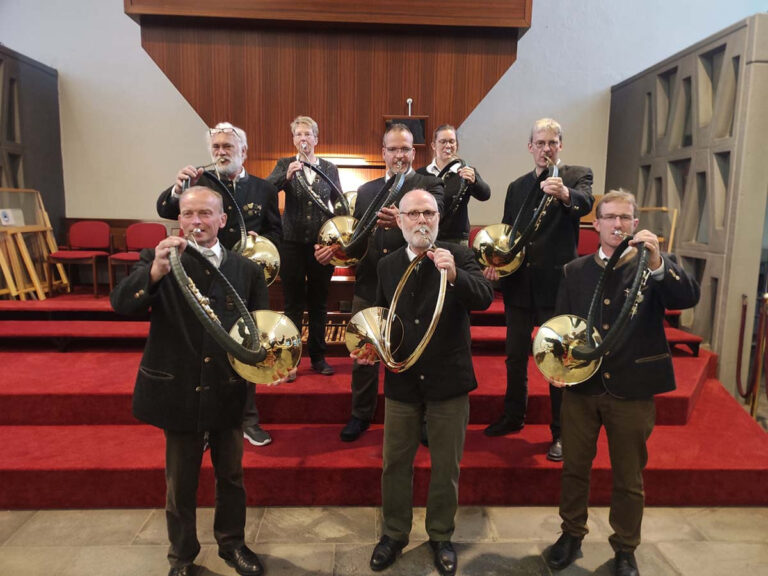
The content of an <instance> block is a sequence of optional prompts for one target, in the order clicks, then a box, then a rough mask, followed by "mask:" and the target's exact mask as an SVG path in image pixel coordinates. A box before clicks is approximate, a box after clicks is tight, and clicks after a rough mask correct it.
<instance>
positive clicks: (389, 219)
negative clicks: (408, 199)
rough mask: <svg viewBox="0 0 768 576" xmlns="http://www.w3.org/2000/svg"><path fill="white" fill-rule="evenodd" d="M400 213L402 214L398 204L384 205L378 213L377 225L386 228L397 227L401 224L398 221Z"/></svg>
mask: <svg viewBox="0 0 768 576" xmlns="http://www.w3.org/2000/svg"><path fill="white" fill-rule="evenodd" d="M398 214H400V210H398V209H397V207H396V206H394V205H393V206H383V207H382V208H381V210H379V213H378V214H377V215H376V216H377V218H378V219H377V220H376V225H377V226H378V227H379V228H384V229H385V230H388V229H389V228H396V227H398V226H399V224H398V222H397V216H398Z"/></svg>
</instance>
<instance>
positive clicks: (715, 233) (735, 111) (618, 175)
mask: <svg viewBox="0 0 768 576" xmlns="http://www.w3.org/2000/svg"><path fill="white" fill-rule="evenodd" d="M767 88H768V15H765V14H758V15H755V16H752V17H750V18H747V19H746V20H743V21H741V22H738V23H737V24H734V25H733V26H730V27H729V28H726V29H725V30H723V31H722V32H720V33H718V34H715V35H713V36H711V37H709V38H707V39H705V40H703V41H701V42H699V43H697V44H695V45H693V46H691V47H690V48H688V49H686V50H683V51H682V52H679V53H678V54H675V55H674V56H672V57H670V58H668V59H667V60H664V61H663V62H661V63H659V64H657V65H656V66H653V67H651V68H649V69H647V70H645V71H644V72H641V73H640V74H638V75H636V76H634V77H632V78H630V79H628V80H626V81H624V82H622V83H621V84H618V85H616V86H614V87H613V88H612V90H611V115H610V126H609V134H608V157H607V168H606V189H611V188H618V187H623V188H626V189H629V190H631V191H633V192H635V193H636V194H637V197H638V202H639V205H640V206H641V207H646V208H647V207H660V206H666V207H668V208H669V209H670V211H673V210H674V209H677V210H678V211H679V218H678V223H677V229H676V233H675V238H674V246H673V252H674V253H676V254H677V256H678V257H679V258H680V259H681V260H682V262H683V264H684V265H685V267H686V269H687V270H689V271H690V272H692V273H693V274H695V276H696V278H697V279H698V280H699V282H700V283H701V288H702V292H701V301H700V302H699V304H698V306H697V307H696V308H695V309H694V310H693V311H692V312H689V313H686V314H684V315H683V326H684V327H686V328H687V329H689V330H691V331H692V332H695V333H696V334H699V335H701V336H702V337H703V338H704V339H705V341H707V342H709V344H710V346H711V348H712V349H713V350H714V351H715V352H717V353H718V354H720V357H721V358H720V374H719V376H720V379H721V380H723V382H725V383H726V385H727V386H731V387H733V386H734V385H735V376H734V374H735V363H736V356H737V354H738V350H737V348H738V330H739V324H740V316H741V302H742V294H745V295H747V296H748V297H749V313H748V318H752V317H753V313H754V306H755V295H756V293H757V288H758V274H759V267H760V252H761V244H762V242H761V241H762V238H763V229H764V226H765V220H766V196H767V195H768V90H767ZM667 214H671V212H668V213H667ZM647 215H648V216H654V215H655V217H656V218H657V219H658V216H657V215H658V213H655V212H650V213H648V214H647ZM645 216H646V213H643V214H641V222H640V226H641V227H644V226H648V225H649V224H650V225H651V226H653V225H654V224H656V225H658V224H659V223H658V222H654V220H653V218H645ZM663 224H666V223H663ZM750 331H751V325H748V327H747V333H748V334H749V333H750Z"/></svg>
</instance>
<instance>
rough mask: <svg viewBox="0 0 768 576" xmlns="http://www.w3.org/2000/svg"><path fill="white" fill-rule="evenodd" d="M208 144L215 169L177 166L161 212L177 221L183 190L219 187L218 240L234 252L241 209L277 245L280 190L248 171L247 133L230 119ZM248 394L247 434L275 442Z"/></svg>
mask: <svg viewBox="0 0 768 576" xmlns="http://www.w3.org/2000/svg"><path fill="white" fill-rule="evenodd" d="M206 142H207V144H208V149H209V151H210V153H211V160H212V161H213V162H212V169H211V171H210V172H206V171H205V170H204V168H205V167H202V166H201V167H195V166H192V165H188V166H185V167H184V168H182V169H181V170H179V172H178V173H177V174H176V182H174V184H173V186H171V187H170V188H168V189H166V190H164V191H163V192H162V193H161V194H160V197H159V198H158V199H157V213H158V215H159V216H161V217H162V218H168V219H169V220H176V219H177V218H178V217H179V197H180V194H181V192H182V191H183V190H184V188H186V187H187V186H195V185H199V186H206V187H208V188H211V189H213V190H216V191H218V192H219V193H220V194H221V195H222V197H223V198H224V212H225V214H226V215H227V224H226V226H224V227H223V228H221V229H220V230H219V234H218V238H219V241H220V242H221V243H222V245H223V246H224V247H225V248H226V249H228V250H232V248H233V247H234V246H235V244H237V242H238V241H239V240H240V228H239V226H238V217H237V210H238V207H239V208H240V212H242V214H243V220H244V221H245V228H246V230H247V231H248V233H249V234H250V233H253V234H260V235H262V236H264V237H265V238H268V239H269V240H270V241H271V242H272V243H273V244H274V245H275V246H277V247H279V246H280V240H281V238H282V234H283V225H282V221H281V220H280V211H279V210H278V202H277V189H276V188H275V187H274V186H273V185H272V184H270V183H269V182H267V181H266V180H263V179H261V178H257V177H256V176H253V175H251V174H248V172H246V171H245V168H244V167H243V163H244V162H245V159H246V158H247V157H248V139H247V136H246V134H245V132H244V131H243V130H242V129H241V128H238V127H237V126H233V125H232V124H230V123H229V122H220V123H219V124H216V126H215V127H213V128H210V129H209V130H208V131H207V132H206ZM213 174H215V177H214V176H213ZM223 188H226V190H224V189H223ZM227 191H229V194H227ZM230 196H231V198H234V199H235V202H236V203H237V206H235V205H233V203H232V201H231V198H230ZM248 396H249V398H248V401H247V403H246V406H247V409H246V414H245V418H244V420H243V433H244V435H245V438H246V440H248V441H249V442H250V443H251V444H253V445H254V446H264V445H266V444H269V443H270V442H272V438H271V436H270V435H269V433H268V432H266V431H265V430H263V429H262V428H261V426H260V425H259V413H258V411H257V410H256V406H255V403H254V397H255V387H254V386H253V385H251V386H249V391H248Z"/></svg>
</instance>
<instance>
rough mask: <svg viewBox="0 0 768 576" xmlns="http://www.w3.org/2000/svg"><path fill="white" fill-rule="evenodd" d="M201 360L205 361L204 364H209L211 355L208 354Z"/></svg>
mask: <svg viewBox="0 0 768 576" xmlns="http://www.w3.org/2000/svg"><path fill="white" fill-rule="evenodd" d="M203 362H205V363H206V364H210V363H211V357H210V356H206V357H205V358H203Z"/></svg>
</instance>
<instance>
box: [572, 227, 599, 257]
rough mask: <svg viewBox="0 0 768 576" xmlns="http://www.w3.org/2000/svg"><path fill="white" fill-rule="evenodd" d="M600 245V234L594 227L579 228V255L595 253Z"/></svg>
mask: <svg viewBox="0 0 768 576" xmlns="http://www.w3.org/2000/svg"><path fill="white" fill-rule="evenodd" d="M598 246H600V234H598V233H597V230H595V229H594V228H592V227H591V226H590V227H589V228H579V247H578V249H577V252H578V254H579V256H586V255H587V254H594V253H595V252H597V248H598Z"/></svg>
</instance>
